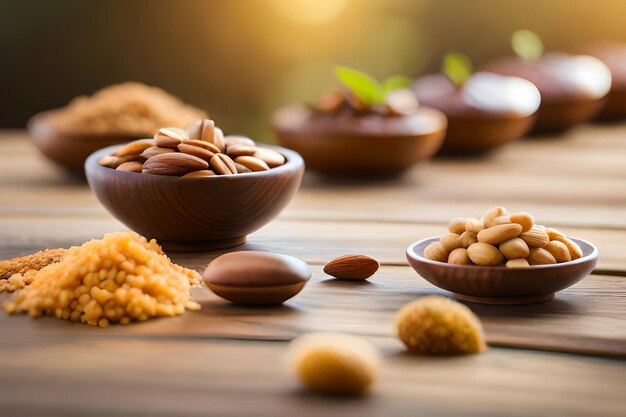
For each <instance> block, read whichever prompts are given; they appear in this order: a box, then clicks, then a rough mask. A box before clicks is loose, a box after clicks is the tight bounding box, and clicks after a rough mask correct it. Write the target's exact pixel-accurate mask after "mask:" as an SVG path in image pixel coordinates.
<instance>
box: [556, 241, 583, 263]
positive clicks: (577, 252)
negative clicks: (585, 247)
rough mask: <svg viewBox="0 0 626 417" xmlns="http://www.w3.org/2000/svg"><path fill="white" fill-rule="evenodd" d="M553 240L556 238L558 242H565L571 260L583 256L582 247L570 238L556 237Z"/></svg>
mask: <svg viewBox="0 0 626 417" xmlns="http://www.w3.org/2000/svg"><path fill="white" fill-rule="evenodd" d="M555 240H557V241H559V242H563V244H565V246H567V249H568V250H569V253H570V256H571V257H572V260H574V259H578V258H582V257H583V251H582V249H581V248H580V246H578V244H577V243H576V242H574V241H573V240H572V239H569V238H567V237H557V238H556V239H555Z"/></svg>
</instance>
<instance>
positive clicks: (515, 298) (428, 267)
mask: <svg viewBox="0 0 626 417" xmlns="http://www.w3.org/2000/svg"><path fill="white" fill-rule="evenodd" d="M438 239H439V237H429V238H426V239H423V240H420V241H418V242H415V243H413V244H411V245H410V246H409V247H408V248H407V250H406V258H407V260H408V261H409V264H410V265H411V267H413V269H414V270H415V271H416V272H417V273H418V274H419V275H420V276H421V277H422V278H424V279H425V280H426V281H428V282H430V283H431V284H433V285H436V286H437V287H439V288H443V289H444V290H448V291H451V292H453V293H454V295H455V296H456V297H458V298H460V299H462V300H465V301H470V302H474V303H482V304H529V303H538V302H543V301H549V300H551V299H552V298H554V293H555V292H557V291H561V290H563V289H565V288H567V287H570V286H572V285H574V284H576V283H577V282H578V281H580V280H581V279H583V278H585V277H586V276H587V275H589V273H590V272H591V271H592V270H593V268H594V267H595V266H596V264H597V262H598V249H596V247H595V246H593V245H592V244H591V243H589V242H586V241H584V240H581V239H575V238H570V239H572V240H574V241H575V242H576V243H578V245H579V246H580V248H581V249H582V251H583V257H582V258H579V259H576V260H574V261H570V262H564V263H561V264H554V265H537V266H531V267H528V268H507V267H504V266H477V265H453V264H447V263H444V262H437V261H432V260H430V259H427V258H425V257H424V248H425V247H426V246H428V245H429V244H430V243H432V242H434V241H437V240H438Z"/></svg>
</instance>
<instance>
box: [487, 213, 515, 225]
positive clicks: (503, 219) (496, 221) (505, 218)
mask: <svg viewBox="0 0 626 417" xmlns="http://www.w3.org/2000/svg"><path fill="white" fill-rule="evenodd" d="M509 223H511V219H510V217H509V216H508V215H504V216H499V217H496V218H495V219H493V220H492V221H491V227H493V226H497V225H499V224H509Z"/></svg>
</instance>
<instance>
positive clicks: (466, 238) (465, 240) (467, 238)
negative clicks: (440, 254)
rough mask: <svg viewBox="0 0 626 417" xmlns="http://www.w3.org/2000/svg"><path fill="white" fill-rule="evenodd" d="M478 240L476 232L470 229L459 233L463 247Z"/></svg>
mask: <svg viewBox="0 0 626 417" xmlns="http://www.w3.org/2000/svg"><path fill="white" fill-rule="evenodd" d="M476 242H478V238H477V237H476V233H472V232H470V231H465V232H463V233H461V245H463V247H464V248H465V249H467V248H469V247H470V246H471V245H473V244H474V243H476Z"/></svg>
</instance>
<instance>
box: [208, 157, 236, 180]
mask: <svg viewBox="0 0 626 417" xmlns="http://www.w3.org/2000/svg"><path fill="white" fill-rule="evenodd" d="M210 164H211V168H212V169H213V171H214V172H215V173H216V174H217V175H231V174H236V173H237V167H236V166H235V162H234V161H233V160H232V159H230V157H229V156H228V155H226V154H225V153H216V154H215V155H213V158H211V161H210Z"/></svg>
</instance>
